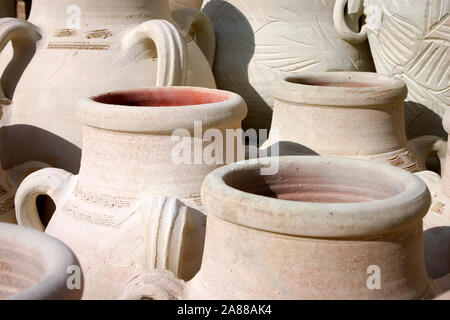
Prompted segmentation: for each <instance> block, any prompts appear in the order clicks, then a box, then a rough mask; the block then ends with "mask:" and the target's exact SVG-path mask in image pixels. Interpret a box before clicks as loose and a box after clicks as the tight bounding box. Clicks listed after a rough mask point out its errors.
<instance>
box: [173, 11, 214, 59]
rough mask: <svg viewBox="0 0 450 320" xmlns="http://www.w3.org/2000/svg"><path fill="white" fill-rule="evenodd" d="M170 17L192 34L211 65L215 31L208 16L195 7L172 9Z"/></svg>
mask: <svg viewBox="0 0 450 320" xmlns="http://www.w3.org/2000/svg"><path fill="white" fill-rule="evenodd" d="M172 19H173V20H174V21H175V22H176V23H177V24H178V25H179V26H180V27H181V28H182V29H183V30H184V31H186V32H187V33H188V34H189V35H191V36H192V38H193V39H194V40H195V42H196V43H197V45H198V47H199V48H200V49H201V50H202V52H203V54H204V55H205V57H206V59H207V60H208V62H209V65H210V66H211V67H212V66H213V64H214V57H215V55H216V33H215V31H214V27H213V24H212V22H211V20H209V18H208V16H207V15H206V14H204V13H203V12H201V11H200V10H197V9H193V8H183V9H176V10H174V11H173V12H172Z"/></svg>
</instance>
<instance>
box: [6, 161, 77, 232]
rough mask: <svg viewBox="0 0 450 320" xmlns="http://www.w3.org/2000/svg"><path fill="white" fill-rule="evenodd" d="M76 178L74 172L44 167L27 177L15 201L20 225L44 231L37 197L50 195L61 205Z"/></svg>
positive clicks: (57, 204)
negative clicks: (37, 205)
mask: <svg viewBox="0 0 450 320" xmlns="http://www.w3.org/2000/svg"><path fill="white" fill-rule="evenodd" d="M76 180H77V179H76V176H74V175H73V174H71V173H69V172H67V171H65V170H61V169H54V168H47V169H42V170H39V171H36V172H34V173H32V174H30V175H29V176H28V177H26V178H25V179H24V180H23V182H22V184H21V185H20V187H19V189H18V190H17V193H16V197H15V201H14V202H15V206H16V218H17V222H18V223H19V225H21V226H25V227H30V228H34V229H37V230H40V231H44V229H45V228H44V225H43V224H42V222H41V219H40V218H39V213H38V210H37V208H36V198H37V197H38V196H40V195H48V196H49V197H50V198H52V200H53V201H54V202H55V204H56V206H57V207H59V206H61V205H62V204H63V203H64V202H65V199H66V196H67V195H68V193H69V191H71V190H72V189H73V186H74V185H75V183H76Z"/></svg>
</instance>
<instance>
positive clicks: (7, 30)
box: [0, 18, 39, 105]
mask: <svg viewBox="0 0 450 320" xmlns="http://www.w3.org/2000/svg"><path fill="white" fill-rule="evenodd" d="M38 38H39V33H38V31H37V28H36V27H35V26H34V25H33V24H31V23H29V22H27V21H24V20H22V19H15V18H1V19H0V52H2V51H3V49H4V48H5V46H6V44H7V43H8V42H9V41H11V42H12V45H13V48H14V54H15V55H16V54H17V55H18V56H19V58H21V59H20V60H26V57H27V56H28V55H29V53H30V51H29V49H30V48H32V47H33V46H35V45H36V41H37V40H38ZM2 83H3V81H2ZM0 104H3V105H8V104H11V99H10V98H8V97H7V96H6V94H5V92H4V89H3V86H2V85H0Z"/></svg>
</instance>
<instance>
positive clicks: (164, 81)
mask: <svg viewBox="0 0 450 320" xmlns="http://www.w3.org/2000/svg"><path fill="white" fill-rule="evenodd" d="M148 40H151V41H152V42H153V44H154V46H155V47H156V54H157V57H158V74H157V80H156V86H157V87H163V86H183V85H185V84H186V79H187V69H188V67H187V59H188V57H187V49H186V43H185V41H184V40H183V38H182V37H181V35H180V33H179V32H178V30H177V28H176V27H175V26H174V25H173V24H172V23H170V22H169V21H166V20H158V19H155V20H149V21H146V22H143V23H142V24H140V25H139V26H137V27H136V28H134V29H132V30H131V31H130V32H128V33H126V34H125V36H124V38H123V39H122V49H123V50H125V51H128V50H130V49H131V48H133V47H134V46H135V45H137V44H138V43H140V42H144V41H148Z"/></svg>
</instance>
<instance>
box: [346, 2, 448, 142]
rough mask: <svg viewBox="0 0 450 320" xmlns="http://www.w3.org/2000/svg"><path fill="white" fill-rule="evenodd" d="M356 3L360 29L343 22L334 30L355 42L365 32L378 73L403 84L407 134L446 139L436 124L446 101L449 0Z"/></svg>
mask: <svg viewBox="0 0 450 320" xmlns="http://www.w3.org/2000/svg"><path fill="white" fill-rule="evenodd" d="M347 2H348V1H347V0H339V1H337V3H338V4H337V6H338V7H341V8H342V6H343V5H345V4H346V3H347ZM355 2H359V6H362V4H363V3H364V13H365V16H366V24H365V26H364V27H363V30H361V32H360V33H355V32H352V31H350V30H345V25H344V24H340V25H339V24H337V27H338V30H339V31H340V32H341V34H342V35H343V37H344V38H347V39H349V41H350V42H351V43H360V42H361V41H364V39H366V38H367V35H368V38H369V42H370V47H371V50H372V55H373V58H374V61H375V65H376V68H377V71H378V72H379V73H383V74H388V75H393V76H396V77H398V78H400V79H402V80H403V81H405V82H406V84H407V85H408V88H409V95H408V99H407V101H406V104H405V108H406V109H405V111H406V117H405V120H406V129H407V134H408V136H411V137H416V136H419V135H423V134H437V135H440V136H442V137H446V133H445V131H444V130H443V128H442V125H441V123H442V116H443V115H444V112H445V111H446V108H447V107H448V105H449V103H450V72H449V70H450V56H449V44H450V14H449V12H450V1H449V0H364V1H363V0H357V1H355ZM355 6H358V5H357V4H355ZM338 11H339V12H341V13H342V12H343V10H338ZM342 14H343V13H342ZM342 14H341V18H340V20H341V21H342V20H343V19H344V18H343V16H342ZM343 26H344V27H343Z"/></svg>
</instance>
